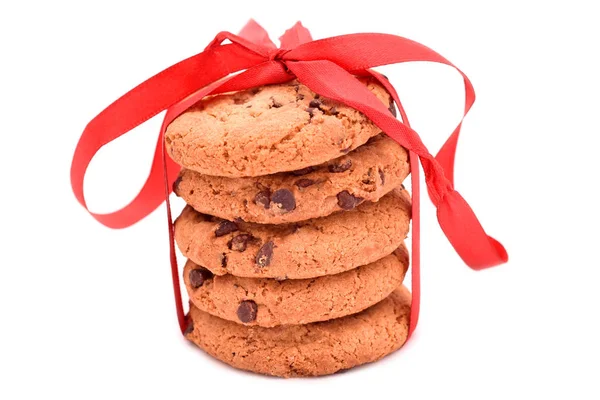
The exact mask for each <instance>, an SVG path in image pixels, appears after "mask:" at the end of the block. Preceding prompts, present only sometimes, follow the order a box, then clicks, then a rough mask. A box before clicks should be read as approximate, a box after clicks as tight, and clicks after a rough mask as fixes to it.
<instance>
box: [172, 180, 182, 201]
mask: <svg viewBox="0 0 600 400" xmlns="http://www.w3.org/2000/svg"><path fill="white" fill-rule="evenodd" d="M180 183H181V176H178V177H177V179H175V182H173V193H175V194H176V195H177V196H179V193H178V192H179V184H180Z"/></svg>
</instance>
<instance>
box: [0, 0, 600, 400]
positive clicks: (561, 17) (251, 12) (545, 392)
mask: <svg viewBox="0 0 600 400" xmlns="http://www.w3.org/2000/svg"><path fill="white" fill-rule="evenodd" d="M555 3H559V2H551V1H547V2H541V1H540V2H533V1H518V2H517V1H503V2H500V3H490V2H475V1H473V2H465V1H451V2H450V1H446V2H439V3H433V2H428V1H409V2H401V1H390V2H389V3H387V4H386V3H385V2H383V1H375V0H370V1H368V2H360V3H359V2H356V3H352V2H351V1H346V2H336V1H304V2H286V1H278V2H272V3H271V4H270V5H269V4H267V3H266V2H262V1H242V2H233V1H231V0H230V1H218V2H204V1H198V0H197V1H193V2H189V3H187V4H184V3H182V2H181V3H180V2H176V1H169V2H164V3H163V4H143V5H137V4H136V5H133V4H132V5H129V4H128V3H127V2H123V1H119V2H110V1H102V2H97V3H96V5H92V2H73V3H72V4H69V3H66V2H61V1H52V2H37V3H36V2H2V5H1V6H0V60H1V61H0V106H1V108H0V109H1V111H0V122H1V125H0V126H1V132H2V144H1V147H0V148H1V150H0V152H1V155H0V174H1V177H2V189H1V190H2V196H1V197H0V202H1V206H2V207H0V232H1V233H2V237H1V242H0V249H1V251H0V318H1V319H0V398H2V399H17V398H33V397H37V398H61V399H71V398H73V399H83V398H85V399H87V398H127V399H131V398H185V399H191V398H204V399H209V398H213V399H217V398H219V399H220V398H237V399H242V398H244V399H245V398H260V399H272V398H273V399H282V398H284V399H300V398H302V399H306V398H311V397H308V396H312V398H381V397H386V398H388V397H389V398H391V397H401V398H407V399H421V398H461V399H491V398H503V399H505V398H542V396H544V397H548V396H556V397H557V398H577V399H584V398H598V397H599V396H600V388H599V383H598V373H599V371H600V365H599V361H598V359H600V349H599V344H598V342H599V340H600V339H599V337H600V329H599V328H598V319H599V314H600V313H599V312H598V306H599V305H600V296H599V294H598V281H599V279H600V261H599V260H598V248H599V247H600V243H599V242H600V234H599V231H598V226H599V224H600V218H599V212H598V208H599V207H598V202H599V200H598V197H597V196H595V194H596V193H598V187H599V186H600V179H599V177H598V172H600V168H599V166H598V161H597V160H598V153H599V150H598V135H599V134H600V129H599V126H600V124H599V123H598V114H599V110H600V102H599V100H598V99H599V95H598V93H600V80H599V76H600V73H599V72H598V71H600V63H599V62H598V48H599V43H598V39H599V38H600V30H599V28H598V15H597V13H596V12H595V11H594V9H593V7H592V6H585V5H584V4H589V5H591V4H593V3H594V2H592V1H589V2H583V1H571V2H562V3H564V4H565V5H564V6H558V5H553V4H555ZM492 4H493V5H492ZM250 17H253V18H255V19H257V20H258V21H259V22H260V23H261V24H262V25H263V26H265V28H267V30H268V31H269V32H270V33H271V37H272V38H273V39H276V38H277V37H278V36H279V35H280V34H281V33H283V31H284V30H285V29H287V28H288V27H290V26H291V25H292V24H293V23H294V22H295V21H296V20H302V22H303V23H304V25H305V26H307V27H308V28H309V29H311V31H312V34H313V36H314V37H315V38H323V37H327V36H332V35H338V34H344V33H354V32H385V33H393V34H398V35H402V36H406V37H409V38H411V39H414V40H417V41H419V42H422V43H424V44H426V45H428V46H430V47H432V48H433V49H435V50H437V51H439V52H440V53H441V54H442V55H444V56H446V57H447V58H449V59H450V60H451V61H452V62H454V63H455V64H456V65H458V66H459V67H460V68H461V69H463V71H465V72H466V73H467V75H468V76H469V77H470V78H471V80H472V82H473V84H474V86H475V90H476V93H477V96H478V97H477V102H476V103H475V106H474V108H473V110H472V113H471V115H470V116H469V117H468V118H467V120H466V122H465V125H464V129H463V135H462V143H460V146H459V151H458V155H457V167H456V183H457V185H456V186H457V188H458V190H459V191H460V192H461V193H462V194H463V195H464V197H465V198H466V199H467V200H468V201H469V202H470V204H471V205H472V206H473V208H474V209H475V210H476V212H477V214H478V216H479V218H480V219H481V221H482V222H483V224H484V226H485V227H486V229H487V231H488V233H490V234H491V235H493V236H495V237H497V238H498V239H500V240H501V241H502V242H503V243H504V244H505V246H506V248H507V249H508V251H509V254H510V257H511V260H510V262H509V264H507V265H504V266H501V267H498V268H495V269H492V270H487V271H483V272H473V271H471V270H469V269H468V268H467V267H466V266H464V265H463V263H462V262H461V260H460V259H459V257H458V256H457V255H456V254H455V253H454V251H453V249H452V248H451V246H450V245H449V244H448V242H447V240H446V239H445V237H444V236H443V234H442V233H441V231H440V229H439V227H438V225H437V222H436V219H435V213H434V209H433V207H432V206H431V204H430V203H429V202H428V201H424V202H423V216H422V219H423V222H422V224H423V229H422V230H423V232H422V236H423V239H422V264H423V266H422V287H423V304H422V315H421V320H420V325H419V327H418V330H417V333H416V334H415V336H414V338H413V339H412V341H411V342H410V343H409V344H408V345H407V346H406V347H405V348H404V349H403V350H401V351H400V352H398V353H396V354H394V355H393V356H391V357H388V358H386V359H385V360H383V361H381V362H378V363H376V364H374V365H371V366H367V367H362V368H358V369H355V370H352V371H350V372H347V373H345V374H340V375H334V376H331V377H327V378H319V379H293V380H283V379H274V378H265V377H262V376H257V375H254V374H249V373H244V372H239V371H236V370H234V369H231V368H229V367H227V366H225V365H224V364H221V363H220V362H217V361H214V360H212V359H211V358H209V357H208V356H207V355H205V354H204V353H202V352H201V351H198V350H197V349H196V348H195V347H193V346H192V345H190V344H188V343H187V342H186V341H185V340H184V339H183V338H182V337H181V336H180V334H179V332H178V327H177V323H176V318H175V313H174V307H173V300H172V292H171V281H170V276H169V265H168V250H167V232H166V225H165V224H166V222H165V213H164V209H163V208H161V209H159V210H158V211H156V212H154V213H153V214H152V215H150V216H149V217H148V218H146V219H145V220H143V221H142V222H140V223H138V224H137V225H135V226H133V227H131V228H129V229H125V230H120V231H113V230H110V229H108V228H105V227H103V226H101V225H100V224H98V223H97V222H96V221H95V220H93V219H92V218H91V217H90V216H89V215H87V214H86V212H85V211H84V210H83V209H82V208H81V207H80V206H79V204H78V203H77V202H76V201H75V198H74V196H73V195H72V193H71V189H70V183H69V168H70V162H71V156H72V153H73V150H74V148H75V145H76V143H77V140H78V138H79V134H80V132H81V131H82V130H83V128H84V126H85V125H86V123H87V122H88V121H89V120H90V119H92V118H93V117H94V116H95V115H96V114H97V113H98V112H100V111H101V110H102V109H103V108H104V107H105V106H107V105H108V104H109V103H110V102H112V101H113V100H114V99H116V98H117V97H118V96H120V95H121V94H123V93H124V92H126V91H127V90H129V89H130V88H132V87H133V86H135V85H136V84H138V83H140V82H141V81H142V80H144V79H146V78H147V77H150V76H151V75H153V74H155V73H157V72H159V71H160V70H162V69H163V68H165V67H168V66H169V65H171V64H173V63H175V62H177V61H179V60H181V59H183V58H186V57H188V56H191V55H193V54H195V53H197V52H199V51H201V50H202V49H203V48H204V46H206V44H207V43H208V42H209V41H210V40H211V39H212V37H213V36H214V35H215V34H216V33H217V32H218V31H220V30H230V31H232V32H237V31H238V30H239V29H240V28H241V27H242V26H243V25H244V23H245V22H246V20H247V19H248V18H250ZM382 71H383V72H384V73H386V74H387V75H388V76H389V77H390V78H391V80H392V82H393V83H394V84H395V85H396V88H397V89H398V91H399V92H400V96H401V98H402V99H404V101H405V105H406V108H407V111H408V114H409V116H410V117H411V122H412V123H413V126H414V128H416V130H417V131H418V132H419V133H420V134H421V136H422V137H423V139H424V141H425V143H426V144H427V145H428V147H429V149H430V150H431V151H432V152H435V151H436V150H437V149H438V148H439V146H440V145H441V143H442V142H443V139H444V138H445V137H447V135H448V134H449V133H450V132H451V131H452V129H453V127H454V126H455V124H456V123H457V122H458V120H459V117H460V115H461V111H462V104H463V89H462V83H461V79H460V78H459V75H458V74H457V73H456V72H455V71H453V70H452V69H451V68H448V67H443V66H439V65H422V64H415V65H403V66H394V67H387V68H383V69H382ZM159 124H160V120H159V119H154V120H152V121H151V122H149V123H148V124H146V125H144V126H143V127H141V128H139V129H136V130H135V131H134V132H132V133H131V134H129V135H127V136H126V138H124V139H122V140H119V142H118V143H116V144H115V145H114V146H110V147H108V148H106V149H105V150H103V151H102V152H101V153H100V154H99V155H98V157H97V158H96V159H95V160H94V162H93V164H92V166H91V167H90V170H89V174H88V179H87V181H86V192H87V195H88V199H89V204H90V205H91V206H92V209H93V210H94V211H111V210H115V209H117V208H119V207H120V206H122V205H124V204H126V203H127V202H128V201H129V200H131V199H132V198H133V196H134V195H135V194H136V192H137V190H138V189H139V188H140V186H141V184H142V182H143V178H144V177H145V174H146V173H147V170H148V165H149V162H150V159H151V156H152V149H153V146H154V141H155V137H156V134H157V131H158V127H159ZM424 200H427V199H426V198H425V197H424Z"/></svg>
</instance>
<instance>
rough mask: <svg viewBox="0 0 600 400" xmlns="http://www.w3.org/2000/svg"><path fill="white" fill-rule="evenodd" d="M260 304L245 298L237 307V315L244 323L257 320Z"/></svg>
mask: <svg viewBox="0 0 600 400" xmlns="http://www.w3.org/2000/svg"><path fill="white" fill-rule="evenodd" d="M257 312H258V306H257V305H256V303H255V302H254V301H252V300H244V301H242V302H241V303H240V305H239V306H238V309H237V316H238V318H239V319H240V321H242V322H243V323H245V324H247V323H249V322H252V321H254V320H256V314H257Z"/></svg>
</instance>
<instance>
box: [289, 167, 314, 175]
mask: <svg viewBox="0 0 600 400" xmlns="http://www.w3.org/2000/svg"><path fill="white" fill-rule="evenodd" d="M314 170H315V167H306V168H302V169H299V170H297V171H292V174H294V175H296V176H302V175H306V174H310V173H311V172H313V171H314Z"/></svg>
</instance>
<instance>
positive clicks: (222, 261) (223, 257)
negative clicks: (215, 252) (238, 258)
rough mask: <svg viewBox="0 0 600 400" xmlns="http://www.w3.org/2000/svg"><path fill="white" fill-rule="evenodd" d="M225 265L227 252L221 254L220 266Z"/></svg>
mask: <svg viewBox="0 0 600 400" xmlns="http://www.w3.org/2000/svg"><path fill="white" fill-rule="evenodd" d="M226 266H227V254H225V253H223V254H221V267H223V268H225V267H226Z"/></svg>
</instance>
